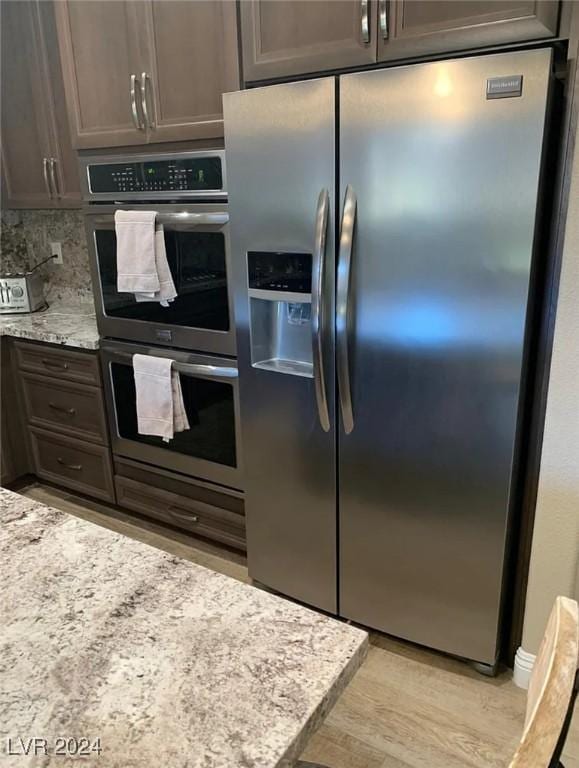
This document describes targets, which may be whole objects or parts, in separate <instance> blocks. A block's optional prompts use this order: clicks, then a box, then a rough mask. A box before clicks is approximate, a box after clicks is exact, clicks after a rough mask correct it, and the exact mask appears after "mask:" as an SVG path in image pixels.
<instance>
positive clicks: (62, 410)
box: [48, 403, 76, 416]
mask: <svg viewBox="0 0 579 768" xmlns="http://www.w3.org/2000/svg"><path fill="white" fill-rule="evenodd" d="M48 407H49V408H52V409H53V410H54V411H60V413H68V414H69V416H74V414H75V413H76V408H63V407H62V405H56V403H48Z"/></svg>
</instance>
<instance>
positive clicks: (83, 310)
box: [0, 300, 99, 349]
mask: <svg viewBox="0 0 579 768" xmlns="http://www.w3.org/2000/svg"><path fill="white" fill-rule="evenodd" d="M0 336H16V337H17V338H19V339H30V340H31V341H46V342H48V343H49V344H62V345H64V346H67V347H80V348H81V349H98V346H99V333H98V329H97V324H96V317H95V312H94V304H93V303H92V301H91V302H86V301H82V302H79V301H78V300H77V301H67V302H62V303H61V302H55V303H54V304H51V306H50V307H49V308H48V309H46V310H43V311H42V310H41V311H39V312H32V313H31V314H22V315H18V314H15V315H0Z"/></svg>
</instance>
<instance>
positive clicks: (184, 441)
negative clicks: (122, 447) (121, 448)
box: [111, 363, 237, 467]
mask: <svg viewBox="0 0 579 768" xmlns="http://www.w3.org/2000/svg"><path fill="white" fill-rule="evenodd" d="M111 375H112V381H113V393H114V398H115V407H116V414H117V426H118V430H119V435H120V437H124V438H126V439H127V440H135V441H137V442H139V443H146V444H148V445H154V446H156V447H158V448H163V449H164V450H167V451H174V452H175V453H181V454H185V455H187V456H193V457H194V458H197V459H204V460H205V461H212V462H216V463H217V464H224V465H225V466H228V467H235V466H236V465H237V457H236V447H235V409H234V402H233V387H232V386H231V384H224V383H223V382H222V381H211V380H209V379H200V378H197V377H195V376H186V375H184V374H179V376H180V379H181V389H182V390H183V401H184V403H185V410H186V411H187V418H188V419H189V425H190V429H188V430H185V432H177V433H176V434H175V437H174V438H173V440H170V441H169V442H168V443H165V442H163V440H162V439H161V438H160V437H151V436H149V435H140V434H139V433H138V431H137V408H136V392H135V379H134V375H133V369H132V367H131V366H130V365H124V364H123V363H111Z"/></svg>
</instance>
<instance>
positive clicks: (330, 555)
mask: <svg viewBox="0 0 579 768" xmlns="http://www.w3.org/2000/svg"><path fill="white" fill-rule="evenodd" d="M335 86H336V83H335V80H334V79H333V78H325V79H321V80H312V81H309V82H303V83H295V84H290V85H275V86H270V87H265V88H257V89H255V90H248V91H243V92H240V93H232V94H227V95H226V96H224V99H223V101H224V114H225V145H226V153H227V169H228V170H227V172H228V185H229V195H230V201H231V202H230V215H231V235H232V236H231V243H232V263H233V279H234V296H235V316H236V322H237V341H238V355H239V371H240V382H239V383H240V399H241V414H242V441H243V446H244V457H245V463H244V469H245V493H246V496H245V510H246V517H247V549H248V564H249V573H250V576H251V577H252V578H253V579H255V580H256V581H259V582H261V583H263V584H265V585H267V586H268V587H271V588H273V589H276V590H278V591H280V592H283V593H284V594H286V595H290V596H291V597H294V598H296V599H298V600H301V601H303V602H305V603H309V604H310V605H313V606H317V607H318V608H322V609H324V610H327V611H333V612H335V611H336V610H337V599H336V587H337V585H336V581H337V579H336V568H337V565H336V554H337V553H336V445H335V428H334V408H335V402H334V378H335V368H334V349H333V333H334V323H333V316H334V290H335V281H334V268H335V263H334V248H335V237H334V231H335V205H334V191H335V136H334V134H335Z"/></svg>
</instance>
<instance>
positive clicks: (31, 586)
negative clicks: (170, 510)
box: [0, 489, 368, 768]
mask: <svg viewBox="0 0 579 768" xmlns="http://www.w3.org/2000/svg"><path fill="white" fill-rule="evenodd" d="M0 568H1V569H2V584H3V606H2V614H3V617H2V618H3V631H2V633H1V635H0V676H1V678H2V681H1V684H0V690H1V691H2V693H1V694H0V741H1V746H0V756H1V757H2V758H5V757H6V754H5V751H6V744H7V738H8V737H10V736H13V737H15V738H17V737H19V736H21V737H22V738H24V739H27V738H30V737H32V736H37V737H41V738H45V739H47V742H48V747H49V756H48V757H40V758H34V757H28V758H24V757H20V758H15V759H17V760H18V762H17V765H22V766H37V765H38V766H46V765H68V764H69V760H68V759H66V758H62V757H56V756H52V757H51V756H50V750H52V749H53V746H54V740H55V738H56V737H57V736H73V737H76V738H77V739H78V738H80V737H86V738H87V739H93V740H94V739H96V738H97V737H100V745H101V749H102V752H101V754H100V756H98V757H96V756H91V757H86V758H83V759H82V760H79V759H77V760H76V762H79V763H82V764H83V765H89V766H95V767H96V766H100V768H111V767H112V766H114V767H115V768H130V767H132V766H135V768H136V766H139V768H142V767H143V766H163V768H177V767H179V768H185V767H186V768H274V766H280V767H281V766H283V767H284V768H285V767H286V766H290V765H292V764H293V761H294V760H295V759H296V758H297V757H298V756H299V754H300V753H301V751H302V749H303V748H304V746H305V744H306V742H307V740H308V738H309V737H310V735H311V734H312V733H313V731H314V730H315V729H316V727H317V726H318V725H319V724H320V722H321V721H322V719H323V718H324V717H325V715H326V714H327V712H328V711H329V709H330V708H331V707H332V705H333V704H334V702H335V701H336V699H337V698H338V696H339V695H340V693H341V692H342V690H343V689H344V688H345V686H346V685H347V683H348V682H349V680H350V679H351V678H352V676H353V675H354V673H355V671H356V670H357V668H358V667H359V665H360V664H361V662H362V660H363V658H364V656H365V653H366V649H367V642H368V638H367V634H366V633H365V632H363V631H361V630H359V629H356V628H354V627H351V626H348V625H347V624H344V623H342V622H339V621H337V620H335V619H332V618H328V617H326V616H323V615H321V614H319V613H316V612H315V611H312V610H309V609H307V608H304V607H302V606H299V605H296V604H294V603H292V602H290V601H288V600H285V599H283V598H281V597H278V596H275V595H271V594H269V593H266V592H263V591H261V590H259V589H257V588H255V587H252V586H250V585H247V584H242V583H240V582H237V581H235V580H233V579H231V578H229V577H227V576H223V575H221V574H218V573H215V572H213V571H211V570H208V569H206V568H203V567H201V566H198V565H195V564H193V563H191V562H189V561H186V560H181V559H179V558H176V557H173V556H171V555H168V554H166V553H164V552H161V551H159V550H157V549H154V548H153V547H150V546H148V545H146V544H142V543H140V542H137V541H134V540H132V539H129V538H126V537H124V536H122V535H120V534H117V533H113V532H111V531H109V530H107V529H105V528H101V527H100V526H97V525H95V524H92V523H89V522H86V521H83V520H80V519H78V518H76V517H73V516H71V515H67V514H65V513H63V512H61V511H59V510H55V509H52V508H50V507H47V506H45V505H44V504H41V503H39V502H36V501H33V500H30V499H27V498H24V497H22V496H19V495H17V494H14V493H11V492H10V491H6V490H3V489H0ZM12 743H13V744H14V742H12ZM2 753H4V754H2ZM0 762H2V760H0ZM70 763H72V759H71V760H70Z"/></svg>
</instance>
